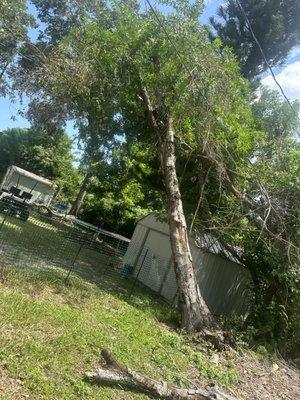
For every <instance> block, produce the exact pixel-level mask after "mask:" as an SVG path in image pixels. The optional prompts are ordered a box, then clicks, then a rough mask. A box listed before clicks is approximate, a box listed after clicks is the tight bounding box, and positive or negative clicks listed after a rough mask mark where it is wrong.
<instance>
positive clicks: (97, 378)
mask: <svg viewBox="0 0 300 400" xmlns="http://www.w3.org/2000/svg"><path fill="white" fill-rule="evenodd" d="M101 355H102V357H103V359H104V360H105V362H106V368H99V369H98V370H96V371H95V372H89V373H87V374H86V377H87V378H88V379H89V380H91V381H93V382H96V383H99V384H106V385H116V386H118V385H120V384H122V385H125V386H128V387H131V388H134V389H138V390H139V391H140V392H143V393H146V394H149V395H151V396H155V397H156V398H159V399H165V400H213V399H214V400H216V399H217V400H237V399H236V398H234V397H232V396H229V395H227V394H225V393H223V392H222V391H220V390H219V389H218V388H217V386H215V385H212V386H208V387H206V388H205V389H194V388H193V389H181V388H175V387H169V386H168V385H167V383H166V382H162V381H155V380H154V379H151V378H148V377H147V376H145V375H142V374H140V373H139V372H136V371H133V370H131V369H129V368H127V367H126V366H125V365H122V364H119V363H118V361H117V360H116V359H115V357H114V356H113V355H112V354H111V352H110V351H109V350H106V349H103V350H102V352H101Z"/></svg>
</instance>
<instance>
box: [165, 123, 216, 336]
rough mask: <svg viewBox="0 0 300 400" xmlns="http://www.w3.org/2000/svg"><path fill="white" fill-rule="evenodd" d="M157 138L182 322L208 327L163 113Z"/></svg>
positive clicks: (196, 327)
mask: <svg viewBox="0 0 300 400" xmlns="http://www.w3.org/2000/svg"><path fill="white" fill-rule="evenodd" d="M166 125H167V126H166V132H165V138H163V140H162V142H161V146H160V147H161V163H162V170H163V176H164V183H165V189H166V195H167V208H168V220H169V227H170V240H171V247H172V253H173V258H174V267H175V273H176V278H177V284H178V291H179V299H180V306H181V312H182V325H183V327H184V328H185V329H187V330H189V331H190V330H209V331H210V330H212V329H215V328H216V323H215V321H214V319H213V317H212V315H211V313H210V311H209V309H208V307H207V305H206V303H205V301H204V299H203V297H202V295H201V293H200V290H199V286H198V283H197V279H196V276H195V271H194V268H193V262H192V256H191V251H190V247H189V242H188V234H187V226H186V220H185V216H184V212H183V207H182V200H181V193H180V188H179V183H178V178H177V172H176V156H175V142H174V131H173V121H172V117H171V116H167V121H166Z"/></svg>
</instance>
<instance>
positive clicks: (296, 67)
mask: <svg viewBox="0 0 300 400" xmlns="http://www.w3.org/2000/svg"><path fill="white" fill-rule="evenodd" d="M223 2H224V0H207V2H206V7H205V10H204V13H203V15H202V18H201V20H202V22H203V23H207V22H208V19H209V17H211V16H212V15H214V14H215V13H216V11H217V9H218V7H219V6H220V4H221V3H223ZM29 9H30V11H31V12H33V11H34V10H33V8H32V7H31V6H30V7H29ZM36 35H37V31H36V30H31V32H30V37H31V38H32V39H35V38H36ZM275 73H276V77H277V79H278V81H279V83H280V84H281V86H282V87H283V90H284V91H285V93H286V95H287V96H288V97H289V98H290V99H291V100H295V99H299V100H300V46H299V47H298V48H295V49H293V50H292V51H291V53H290V56H289V57H288V59H287V61H286V63H285V64H284V65H282V66H280V67H277V68H276V69H275ZM262 83H263V84H265V85H267V86H269V87H270V88H272V89H277V87H276V85H275V83H274V81H273V79H272V78H271V76H270V75H269V74H266V76H265V77H264V78H263V79H262ZM24 105H25V106H26V99H25V102H24ZM20 106H21V105H20V103H19V102H18V101H16V102H12V101H11V100H10V99H8V98H3V97H0V130H3V129H6V128H13V127H22V128H26V127H28V126H29V123H28V121H27V120H26V119H24V118H22V117H21V116H20V115H18V110H19V108H20ZM66 129H67V132H68V133H69V135H70V136H74V134H75V133H76V131H75V130H74V128H73V123H72V122H69V123H68V124H67V128H66Z"/></svg>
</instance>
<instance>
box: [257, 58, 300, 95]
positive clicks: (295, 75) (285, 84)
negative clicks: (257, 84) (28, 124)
mask: <svg viewBox="0 0 300 400" xmlns="http://www.w3.org/2000/svg"><path fill="white" fill-rule="evenodd" d="M276 79H277V81H278V82H279V84H280V85H281V87H282V89H283V91H284V92H285V94H286V95H287V97H288V98H289V99H291V100H300V61H296V62H294V63H292V64H289V65H287V66H286V67H284V68H283V70H282V71H281V72H279V73H278V74H276ZM261 83H262V84H263V85H265V86H268V87H269V88H271V89H275V90H279V88H278V86H277V85H276V83H275V82H274V80H273V78H272V76H271V75H268V76H266V77H265V78H263V79H262V81H261Z"/></svg>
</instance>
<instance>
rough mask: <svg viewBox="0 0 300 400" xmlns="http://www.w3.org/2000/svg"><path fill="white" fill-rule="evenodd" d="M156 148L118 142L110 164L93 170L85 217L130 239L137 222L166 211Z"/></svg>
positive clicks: (85, 206)
mask: <svg viewBox="0 0 300 400" xmlns="http://www.w3.org/2000/svg"><path fill="white" fill-rule="evenodd" d="M157 163H158V161H157V157H156V154H155V148H154V146H153V145H151V144H150V145H149V146H148V147H146V146H145V145H144V143H141V142H138V141H133V142H130V141H126V142H123V141H122V142H120V141H118V142H116V144H115V146H114V150H113V151H112V154H111V156H110V158H109V160H107V161H102V163H99V164H98V165H97V166H96V168H95V169H94V176H93V177H92V179H91V182H90V185H89V191H88V195H87V198H86V202H85V205H84V207H83V210H82V213H81V215H82V218H83V219H84V220H86V221H90V222H91V223H97V224H98V221H101V224H103V226H104V227H105V228H106V229H109V230H114V231H117V232H120V233H122V234H124V235H125V236H128V237H130V236H131V235H132V233H133V231H134V226H135V223H136V221H137V220H138V219H140V218H141V217H143V216H145V215H147V214H149V213H151V212H153V211H157V212H161V213H162V212H164V204H163V203H164V199H163V191H164V188H163V186H162V183H161V175H160V172H159V171H158V170H157Z"/></svg>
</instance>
